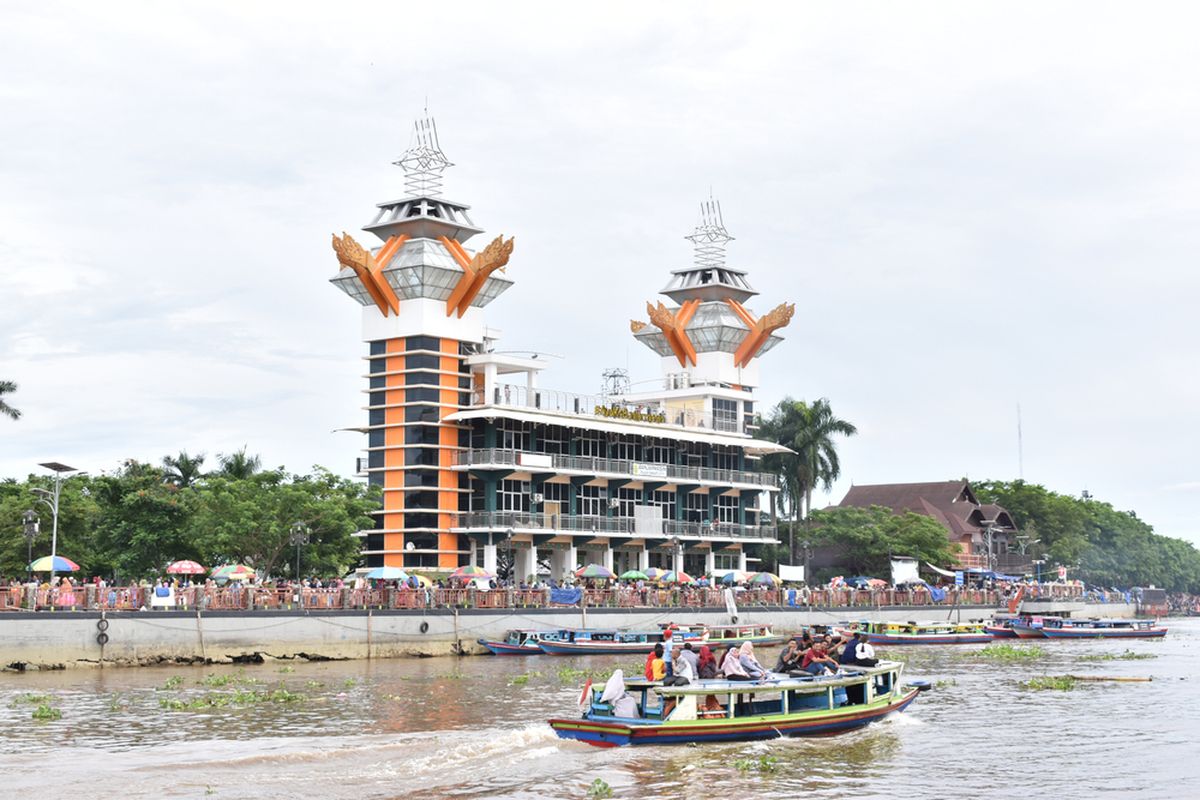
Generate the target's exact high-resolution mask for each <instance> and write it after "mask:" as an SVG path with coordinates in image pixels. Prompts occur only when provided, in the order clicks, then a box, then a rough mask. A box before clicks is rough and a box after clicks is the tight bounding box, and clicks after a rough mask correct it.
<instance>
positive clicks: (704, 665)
mask: <svg viewBox="0 0 1200 800" xmlns="http://www.w3.org/2000/svg"><path fill="white" fill-rule="evenodd" d="M698 662H699V663H698V664H697V666H696V675H697V676H698V677H700V678H708V679H711V678H715V677H717V659H716V658H715V657H713V654H712V650H711V649H709V646H708V645H703V646H702V647H701V648H700V658H699V659H698Z"/></svg>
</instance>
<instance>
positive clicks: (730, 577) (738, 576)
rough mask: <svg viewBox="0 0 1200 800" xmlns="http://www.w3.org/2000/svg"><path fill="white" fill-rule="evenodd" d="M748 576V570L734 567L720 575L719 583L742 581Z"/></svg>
mask: <svg viewBox="0 0 1200 800" xmlns="http://www.w3.org/2000/svg"><path fill="white" fill-rule="evenodd" d="M749 577H750V573H749V572H742V571H741V570H736V569H734V570H730V571H729V572H726V573H725V574H724V575H723V576H721V583H742V582H744V581H745V580H746V579H747V578H749Z"/></svg>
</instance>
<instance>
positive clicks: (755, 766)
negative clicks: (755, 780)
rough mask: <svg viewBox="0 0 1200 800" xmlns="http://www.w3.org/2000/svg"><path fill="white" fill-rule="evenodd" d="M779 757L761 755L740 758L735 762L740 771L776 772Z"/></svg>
mask: <svg viewBox="0 0 1200 800" xmlns="http://www.w3.org/2000/svg"><path fill="white" fill-rule="evenodd" d="M778 764H779V759H777V758H775V757H774V756H759V757H758V758H739V759H738V760H737V761H734V762H733V766H734V769H736V770H737V771H738V772H750V771H754V772H774V771H775V769H776V767H777V766H778Z"/></svg>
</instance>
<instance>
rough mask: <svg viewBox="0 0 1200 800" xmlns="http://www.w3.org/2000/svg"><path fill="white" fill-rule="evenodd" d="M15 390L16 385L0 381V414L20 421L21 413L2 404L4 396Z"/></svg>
mask: <svg viewBox="0 0 1200 800" xmlns="http://www.w3.org/2000/svg"><path fill="white" fill-rule="evenodd" d="M16 390H17V385H16V384H15V383H13V382H12V381H0V414H3V415H4V416H6V417H9V418H10V419H20V418H21V412H20V411H19V410H17V409H15V408H13V407H12V406H10V405H9V404H8V403H6V402H4V395H6V394H12V393H13V392H15V391H16Z"/></svg>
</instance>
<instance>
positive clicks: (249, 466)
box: [217, 445, 262, 479]
mask: <svg viewBox="0 0 1200 800" xmlns="http://www.w3.org/2000/svg"><path fill="white" fill-rule="evenodd" d="M217 460H218V461H220V462H221V469H220V473H219V474H221V475H224V476H225V477H226V478H237V479H245V478H249V477H250V476H251V475H253V474H254V473H256V472H258V470H259V467H261V466H262V459H261V458H259V457H258V456H250V455H246V446H245V445H242V449H241V450H238V451H236V452H233V453H230V454H229V455H225V454H223V453H222V454H221V455H218V456H217Z"/></svg>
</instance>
